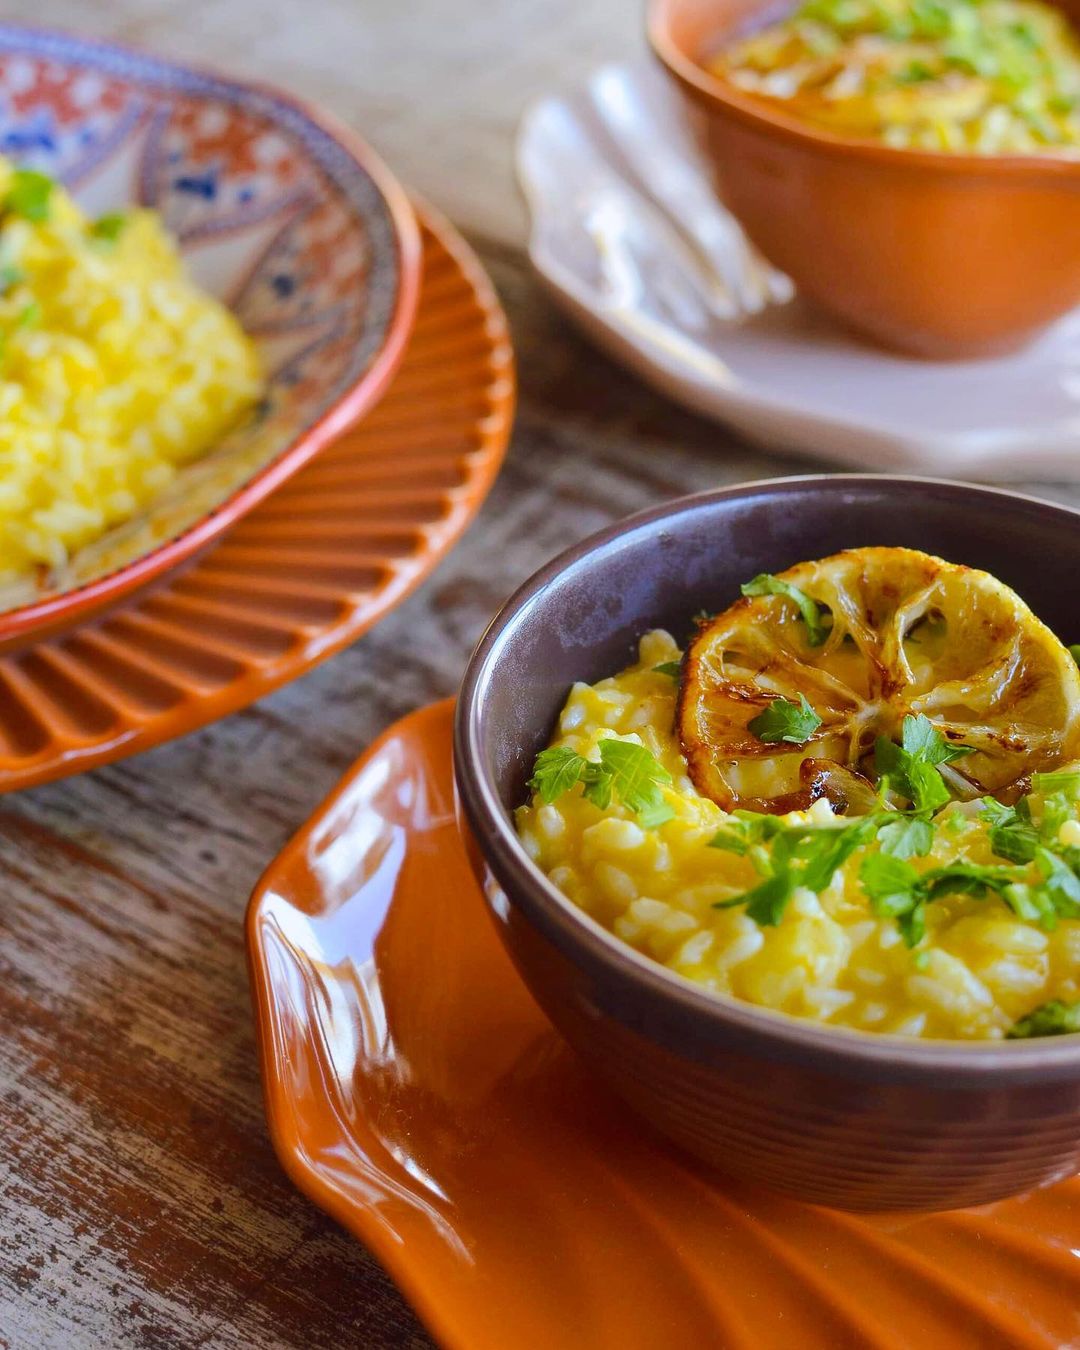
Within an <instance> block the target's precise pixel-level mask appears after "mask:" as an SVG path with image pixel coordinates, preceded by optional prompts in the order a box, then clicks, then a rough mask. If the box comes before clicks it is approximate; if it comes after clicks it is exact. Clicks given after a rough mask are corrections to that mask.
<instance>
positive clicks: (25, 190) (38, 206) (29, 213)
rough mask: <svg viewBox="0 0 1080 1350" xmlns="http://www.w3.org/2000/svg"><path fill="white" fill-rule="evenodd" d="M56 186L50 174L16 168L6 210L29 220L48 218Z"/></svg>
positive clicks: (6, 200) (5, 202)
mask: <svg viewBox="0 0 1080 1350" xmlns="http://www.w3.org/2000/svg"><path fill="white" fill-rule="evenodd" d="M54 186H55V184H54V183H53V180H52V179H51V178H49V177H48V175H46V174H43V173H38V171H37V170H36V169H16V170H15V172H14V173H13V174H12V175H11V183H10V185H9V187H8V193H7V197H6V198H5V200H4V210H5V211H10V212H12V214H13V215H16V216H24V217H25V218H26V219H27V220H33V221H42V220H46V219H47V218H48V215H49V198H50V197H51V196H52V190H53V187H54Z"/></svg>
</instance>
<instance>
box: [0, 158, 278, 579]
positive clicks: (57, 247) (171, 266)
mask: <svg viewBox="0 0 1080 1350" xmlns="http://www.w3.org/2000/svg"><path fill="white" fill-rule="evenodd" d="M260 390H261V374H260V369H259V362H258V359H257V356H256V353H255V348H254V345H253V343H252V342H251V340H250V339H249V338H248V337H247V336H246V335H245V334H244V332H243V330H242V329H241V327H240V325H239V323H238V322H237V321H236V319H235V318H234V317H233V315H232V314H230V313H229V311H228V310H227V309H226V308H225V307H224V306H223V305H221V304H220V303H218V301H216V300H214V299H213V298H211V297H210V296H208V295H206V294H204V293H203V292H201V291H200V290H199V289H198V288H197V287H196V286H195V285H194V284H193V283H192V282H191V281H190V280H189V279H188V278H187V277H186V276H185V274H184V270H183V267H182V265H181V262H180V259H179V257H178V255H177V252H176V249H175V247H174V245H173V243H172V241H171V240H170V238H169V237H168V235H167V234H166V232H165V230H164V228H163V227H162V224H161V221H160V219H159V218H158V216H157V214H156V213H155V212H153V211H148V210H132V211H130V212H126V213H123V214H115V215H108V216H105V217H103V218H101V219H99V220H96V221H90V220H88V219H87V218H86V217H85V216H84V215H83V213H82V212H81V211H80V210H79V208H78V207H77V206H76V205H75V204H74V202H73V201H72V200H71V198H70V197H69V196H68V195H67V193H66V192H65V191H64V190H63V189H62V188H61V187H60V186H59V185H58V184H55V183H53V182H51V181H50V180H49V179H48V178H46V177H44V176H43V175H41V174H37V173H34V172H32V171H28V170H16V169H13V168H12V166H11V165H10V164H8V163H7V162H5V161H2V160H0V584H4V583H7V582H10V581H14V580H18V579H19V578H22V577H24V576H26V575H27V574H28V573H30V572H33V571H35V570H37V569H42V568H50V567H56V566H61V565H63V564H64V562H65V561H66V560H67V559H68V558H69V556H70V555H71V553H72V552H73V551H74V550H76V549H78V548H80V547H82V546H83V545H85V544H88V543H90V542H92V541H93V540H95V539H97V538H98V537H100V536H101V535H102V534H103V533H104V532H105V531H106V530H107V529H109V528H110V527H111V526H113V525H115V524H118V523H120V522H121V521H124V520H126V519H128V518H130V517H132V516H133V515H135V514H136V513H137V512H138V511H139V510H140V509H141V508H143V507H144V506H146V505H147V503H148V502H149V501H150V500H151V499H152V498H153V497H155V496H156V495H157V494H158V493H160V492H161V490H162V489H163V488H165V487H166V486H167V485H168V483H169V482H170V480H171V479H172V478H173V476H174V475H175V473H176V471H177V468H178V466H179V465H181V464H183V463H185V462H186V461H188V460H191V459H193V458H195V457H197V456H198V455H200V454H202V453H204V452H205V451H206V450H208V449H209V448H210V447H211V446H212V445H213V444H214V443H215V442H216V441H217V440H218V439H219V438H220V437H221V435H222V433H223V432H225V431H226V430H227V429H229V427H230V426H232V425H233V424H234V423H235V422H236V421H237V419H238V418H239V417H240V416H241V415H242V414H243V413H244V411H245V410H246V409H248V408H249V407H250V406H251V404H252V403H253V402H254V401H255V399H256V398H257V397H258V395H259V393H260Z"/></svg>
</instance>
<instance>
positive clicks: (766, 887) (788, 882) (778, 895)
mask: <svg viewBox="0 0 1080 1350" xmlns="http://www.w3.org/2000/svg"><path fill="white" fill-rule="evenodd" d="M794 889H795V884H794V881H793V878H792V876H791V873H790V872H789V871H787V870H786V869H785V870H784V871H781V872H776V873H774V874H773V876H771V877H766V878H765V880H764V881H763V882H761V884H760V885H758V886H755V887H754V889H753V890H752V891H748V892H747V893H746V895H744V896H743V897H742V899H743V900H745V901H746V912H747V914H748V915H749V917H750V918H751V919H753V920H754V922H755V923H756V924H760V925H761V927H762V928H765V927H769V928H775V926H776V925H777V924H778V923H779V922H780V920H781V919H782V918H783V917H784V911H785V910H786V909H787V906H788V901H789V900H790V899H791V895H792V892H793V891H794Z"/></svg>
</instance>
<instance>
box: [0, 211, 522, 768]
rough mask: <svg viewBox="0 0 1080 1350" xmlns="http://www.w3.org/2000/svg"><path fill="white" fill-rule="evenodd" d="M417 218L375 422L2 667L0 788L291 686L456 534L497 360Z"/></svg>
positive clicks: (485, 321)
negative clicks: (122, 595)
mask: <svg viewBox="0 0 1080 1350" xmlns="http://www.w3.org/2000/svg"><path fill="white" fill-rule="evenodd" d="M421 219H422V221H423V250H424V257H423V283H422V287H421V296H420V306H419V311H418V315H417V319H416V324H415V327H414V329H413V332H412V335H411V337H410V339H409V346H408V350H407V352H406V355H405V359H404V361H403V362H402V365H401V368H400V370H399V371H398V374H397V376H396V377H395V379H394V382H393V384H392V385H391V388H390V391H389V393H388V394H387V395H386V396H385V398H384V399H383V400H382V402H381V403H380V404H379V406H378V407H377V408H376V409H375V411H374V412H372V413H370V414H369V415H368V416H367V417H366V418H365V419H364V421H363V422H362V423H361V424H360V425H359V426H358V427H356V428H355V429H354V430H352V431H350V432H347V433H346V434H345V435H344V436H342V437H341V438H340V439H339V440H337V441H335V442H334V443H333V444H332V445H330V446H328V447H327V448H326V449H325V450H324V451H323V452H322V453H321V454H320V455H319V456H318V458H317V459H316V460H315V461H314V462H313V463H311V464H308V465H307V466H306V467H305V468H304V469H302V470H301V471H300V473H299V474H297V475H296V476H295V477H293V478H291V479H290V480H289V481H288V482H287V483H285V484H283V485H282V486H281V487H279V488H278V490H277V491H276V492H275V493H274V495H273V496H272V497H271V498H270V499H269V500H267V501H266V502H264V503H263V504H262V505H261V506H260V507H258V508H257V509H256V510H255V511H253V512H252V513H251V514H250V515H249V516H247V517H245V519H244V520H243V521H241V522H240V523H239V524H238V525H236V526H235V527H234V528H233V530H232V531H231V533H230V534H229V535H228V537H227V538H226V539H225V540H224V541H222V542H221V543H219V544H218V545H217V546H216V547H215V548H214V549H213V551H212V552H209V553H205V554H204V555H203V557H202V558H201V559H200V560H199V561H198V562H197V563H196V564H195V565H194V566H192V567H190V568H189V569H187V570H186V571H183V572H181V573H179V574H177V575H176V577H175V578H171V579H168V581H167V584H165V585H163V586H160V587H159V588H157V589H154V590H151V591H148V592H146V594H144V595H142V596H140V597H138V598H137V599H136V601H135V602H134V603H133V604H131V605H130V606H129V607H127V608H125V609H122V610H120V611H118V612H115V613H113V614H110V615H107V616H106V617H104V618H103V619H98V620H96V621H94V622H92V623H90V624H88V625H86V626H84V627H82V628H80V629H78V630H76V631H75V632H73V633H70V634H67V635H65V636H63V637H60V638H57V639H53V640H52V641H49V642H43V643H40V644H39V645H38V646H36V647H34V648H32V649H31V650H29V651H23V652H19V653H17V654H15V655H9V656H6V657H3V658H0V790H4V791H6V790H11V789H13V788H21V787H29V786H30V785H32V784H34V783H40V782H44V781H46V780H48V779H51V778H59V777H61V776H63V775H64V774H70V773H76V772H80V771H81V770H83V769H88V768H93V767H94V766H96V765H98V764H104V763H107V762H108V761H111V760H115V759H120V758H122V757H123V756H125V755H129V754H133V753H135V752H136V751H138V750H144V749H146V748H147V747H148V746H151V745H156V744H157V743H158V742H160V741H164V740H168V739H170V738H171V737H173V736H179V735H182V734H183V733H185V732H187V731H191V730H193V729H194V728H195V727H199V726H202V725H204V724H205V723H207V722H211V721H214V720H215V719H216V718H218V717H221V716H223V715H224V714H226V713H230V712H233V711H235V709H237V708H240V707H243V706H244V705H245V704H247V703H250V702H252V701H253V700H254V699H257V698H259V697H260V696H261V695H263V694H265V693H267V692H268V691H269V690H271V689H273V688H275V687H276V686H277V685H279V684H283V683H285V682H286V681H287V680H291V679H294V678H295V677H296V676H297V675H300V674H302V673H303V672H304V671H306V670H308V669H310V668H311V667H312V666H314V665H316V664H317V663H318V662H319V661H321V660H323V659H324V658H325V657H327V656H329V655H331V654H332V653H333V652H335V651H338V650H339V649H340V648H341V647H344V646H346V645H347V644H348V643H350V642H352V641H353V639H354V638H356V637H358V636H359V635H360V634H361V633H362V632H364V631H365V630H366V629H368V628H370V627H371V625H372V624H373V623H374V622H375V621H376V619H378V618H380V617H381V616H382V615H383V614H385V613H386V612H387V611H388V610H389V609H391V608H392V607H393V606H394V605H395V604H397V603H398V601H399V600H401V599H402V598H403V597H404V596H405V595H406V594H407V593H408V592H409V591H411V590H412V589H413V587H415V586H416V585H418V584H419V582H420V581H421V580H422V579H423V578H424V577H425V576H426V575H427V574H428V573H429V572H430V571H431V570H432V568H433V567H434V566H435V564H436V563H437V562H438V561H439V559H440V558H441V557H442V556H443V555H444V554H445V553H446V551H447V549H449V548H450V546H451V544H453V542H454V541H455V540H456V539H457V538H458V537H459V536H460V535H461V533H462V532H463V530H464V529H465V527H466V526H467V525H468V523H469V521H470V520H471V519H472V517H473V515H474V514H475V512H476V510H477V508H478V507H479V505H480V503H481V501H483V499H484V496H485V495H486V493H487V490H488V488H489V487H490V486H491V483H492V481H493V479H494V477H495V474H496V473H497V471H498V468H499V465H500V463H501V462H502V457H503V454H504V451H505V449H506V444H507V440H508V439H509V434H510V425H511V419H512V413H513V403H514V375H513V360H512V355H511V351H510V344H509V338H508V335H507V330H506V322H505V319H504V317H503V314H502V311H501V309H500V308H499V304H498V301H497V299H496V298H495V294H494V291H493V290H492V287H491V285H490V283H489V282H488V280H487V278H486V276H485V275H484V273H483V271H482V270H481V268H480V265H479V263H478V262H477V261H476V259H475V257H474V256H473V255H472V253H471V252H470V251H469V249H468V248H467V247H466V245H465V244H464V242H463V241H462V239H461V238H460V236H458V235H457V234H456V233H455V232H454V231H453V230H452V229H451V228H450V227H449V226H448V225H447V224H446V223H445V222H444V221H442V220H441V219H438V218H437V217H434V216H433V215H432V214H431V213H429V212H428V211H426V210H421Z"/></svg>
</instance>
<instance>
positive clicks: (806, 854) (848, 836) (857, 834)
mask: <svg viewBox="0 0 1080 1350" xmlns="http://www.w3.org/2000/svg"><path fill="white" fill-rule="evenodd" d="M877 827H878V820H877V817H875V816H862V817H861V818H860V819H858V820H856V821H855V822H854V823H853V824H851V825H845V826H844V827H843V828H842V829H839V830H837V829H821V830H816V831H814V833H813V835H812V836H811V839H810V840H808V841H805V842H804V843H803V844H802V845H801V846H800V847H799V849H798V855H799V857H801V858H802V860H803V863H804V866H803V870H802V873H801V875H800V876H799V885H800V886H806V887H808V888H809V889H810V890H812V891H813V892H814V893H815V895H816V894H819V893H820V892H821V891H823V890H825V888H826V887H827V886H828V885H829V883H830V882H831V881H832V879H833V877H834V876H835V875H836V872H837V870H838V869H839V868H841V867H843V865H844V863H846V862H847V860H848V859H849V858H850V857H851V855H852V854H853V853H854V852H855V850H856V849H857V848H860V847H861V846H862V845H863V844H865V843H868V842H869V841H870V840H871V839H872V838H873V836H874V834H875V832H876V830H877Z"/></svg>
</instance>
